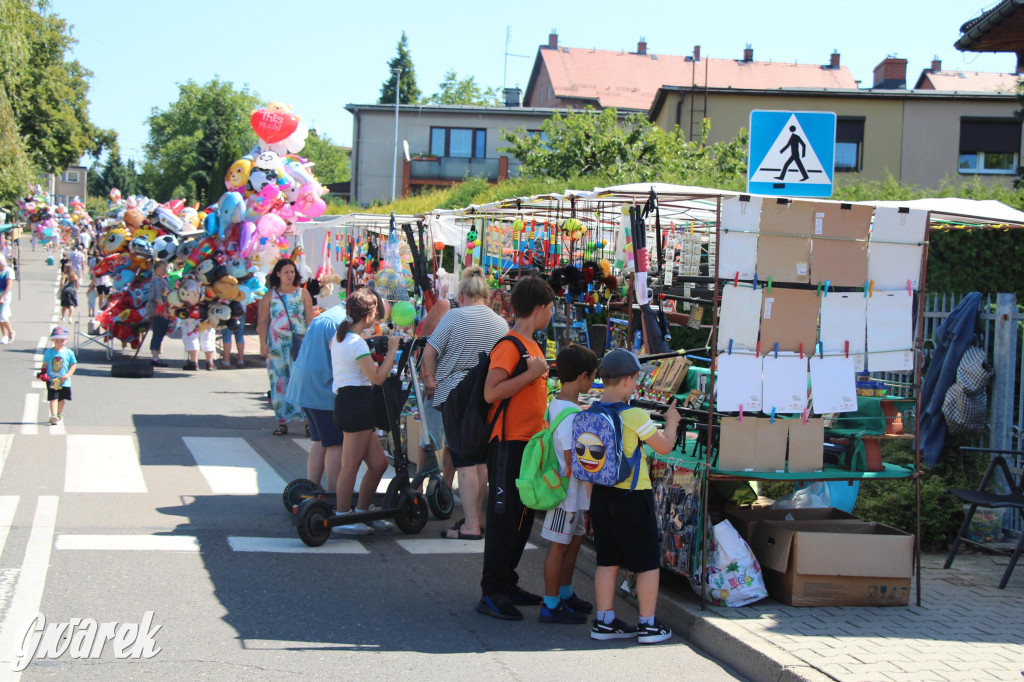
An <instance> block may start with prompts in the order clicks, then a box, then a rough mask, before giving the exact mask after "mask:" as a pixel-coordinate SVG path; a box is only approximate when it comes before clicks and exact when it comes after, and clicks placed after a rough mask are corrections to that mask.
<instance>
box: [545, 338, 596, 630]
mask: <svg viewBox="0 0 1024 682" xmlns="http://www.w3.org/2000/svg"><path fill="white" fill-rule="evenodd" d="M599 363H600V360H599V359H598V357H597V355H596V354H595V353H594V351H592V350H590V349H589V348H587V347H585V346H579V345H572V346H566V347H565V348H563V349H562V350H561V351H560V352H559V353H558V358H557V360H556V366H557V367H558V378H559V380H560V381H561V382H562V389H561V390H560V391H559V392H558V395H556V396H555V397H554V398H553V399H552V400H551V404H550V405H548V412H547V421H548V424H550V427H549V429H550V431H551V436H552V444H553V446H554V447H553V449H552V452H553V453H554V454H555V456H556V458H557V464H558V470H557V471H558V475H559V476H560V478H561V482H562V485H563V486H565V489H564V495H565V497H564V499H563V500H562V501H561V502H560V503H559V504H558V506H557V507H555V508H554V509H550V510H548V512H547V514H546V515H545V517H544V528H543V529H542V530H541V532H540V535H541V537H542V538H544V539H546V540H549V541H550V543H551V544H549V545H548V554H547V557H545V559H544V604H543V605H542V606H541V607H540V616H539V618H538V620H539V621H540V622H541V623H567V624H569V623H571V624H581V623H586V622H587V614H588V613H590V612H592V611H593V610H594V605H593V604H591V603H590V602H588V601H585V600H583V599H580V598H579V597H578V596H576V593H575V592H574V591H573V589H572V576H573V573H574V572H575V571H576V557H577V556H578V555H579V553H580V545H582V544H583V536H584V535H586V522H585V517H586V513H587V510H588V509H590V492H589V491H588V490H587V485H586V484H585V483H583V482H582V481H580V480H578V479H576V478H573V477H572V462H571V457H572V422H573V417H574V416H575V415H576V413H578V412H579V411H580V408H579V402H580V394H582V393H586V392H587V391H589V390H590V387H591V386H592V385H593V383H594V377H595V376H596V375H597V367H598V364H599ZM566 484H567V485H566Z"/></svg>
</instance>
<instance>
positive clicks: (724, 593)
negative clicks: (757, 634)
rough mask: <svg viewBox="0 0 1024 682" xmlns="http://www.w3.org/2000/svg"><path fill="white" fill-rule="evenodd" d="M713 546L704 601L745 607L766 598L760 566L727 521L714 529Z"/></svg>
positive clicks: (719, 604) (766, 591)
mask: <svg viewBox="0 0 1024 682" xmlns="http://www.w3.org/2000/svg"><path fill="white" fill-rule="evenodd" d="M714 538H715V546H714V547H713V548H712V550H711V556H710V561H709V562H708V566H707V569H708V575H707V588H708V592H707V594H708V599H709V601H711V603H713V604H716V605H718V606H746V605H747V604H752V603H754V602H756V601H758V600H760V599H764V598H765V597H767V596H768V590H766V589H765V587H764V578H763V576H762V575H761V565H760V564H758V563H757V559H755V558H754V553H753V552H751V551H750V546H749V545H747V543H746V541H745V540H744V539H743V538H742V537H741V536H740V534H739V532H738V531H737V530H736V529H735V528H733V527H732V524H731V523H729V522H728V521H722V522H721V523H719V524H718V525H716V526H715V527H714Z"/></svg>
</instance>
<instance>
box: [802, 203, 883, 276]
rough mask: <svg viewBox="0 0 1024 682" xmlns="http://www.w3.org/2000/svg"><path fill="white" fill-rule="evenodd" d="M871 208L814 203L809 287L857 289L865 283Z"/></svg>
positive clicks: (872, 213)
mask: <svg viewBox="0 0 1024 682" xmlns="http://www.w3.org/2000/svg"><path fill="white" fill-rule="evenodd" d="M873 215H874V208H873V207H871V206H861V205H854V204H815V205H814V228H813V230H812V233H813V234H812V242H811V284H818V283H819V282H829V283H830V284H831V286H840V287H858V286H864V282H866V281H868V233H869V231H870V229H871V217H872V216H873Z"/></svg>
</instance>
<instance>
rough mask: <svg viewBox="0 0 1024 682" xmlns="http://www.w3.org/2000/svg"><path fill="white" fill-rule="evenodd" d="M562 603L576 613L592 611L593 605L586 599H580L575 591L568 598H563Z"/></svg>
mask: <svg viewBox="0 0 1024 682" xmlns="http://www.w3.org/2000/svg"><path fill="white" fill-rule="evenodd" d="M562 603H563V604H565V605H566V606H568V607H569V608H570V609H572V610H573V611H576V612H577V613H593V612H594V605H593V604H591V603H590V602H588V601H587V600H586V599H580V598H579V597H578V596H577V595H576V593H575V592H573V593H572V596H571V597H569V598H568V599H563V600H562Z"/></svg>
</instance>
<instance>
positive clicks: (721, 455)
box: [718, 417, 757, 471]
mask: <svg viewBox="0 0 1024 682" xmlns="http://www.w3.org/2000/svg"><path fill="white" fill-rule="evenodd" d="M721 428H722V432H721V436H720V438H719V442H718V468H719V469H723V470H726V471H753V470H754V452H755V450H756V448H757V419H754V418H753V417H745V418H744V419H743V420H740V419H739V418H738V417H722V426H721Z"/></svg>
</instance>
